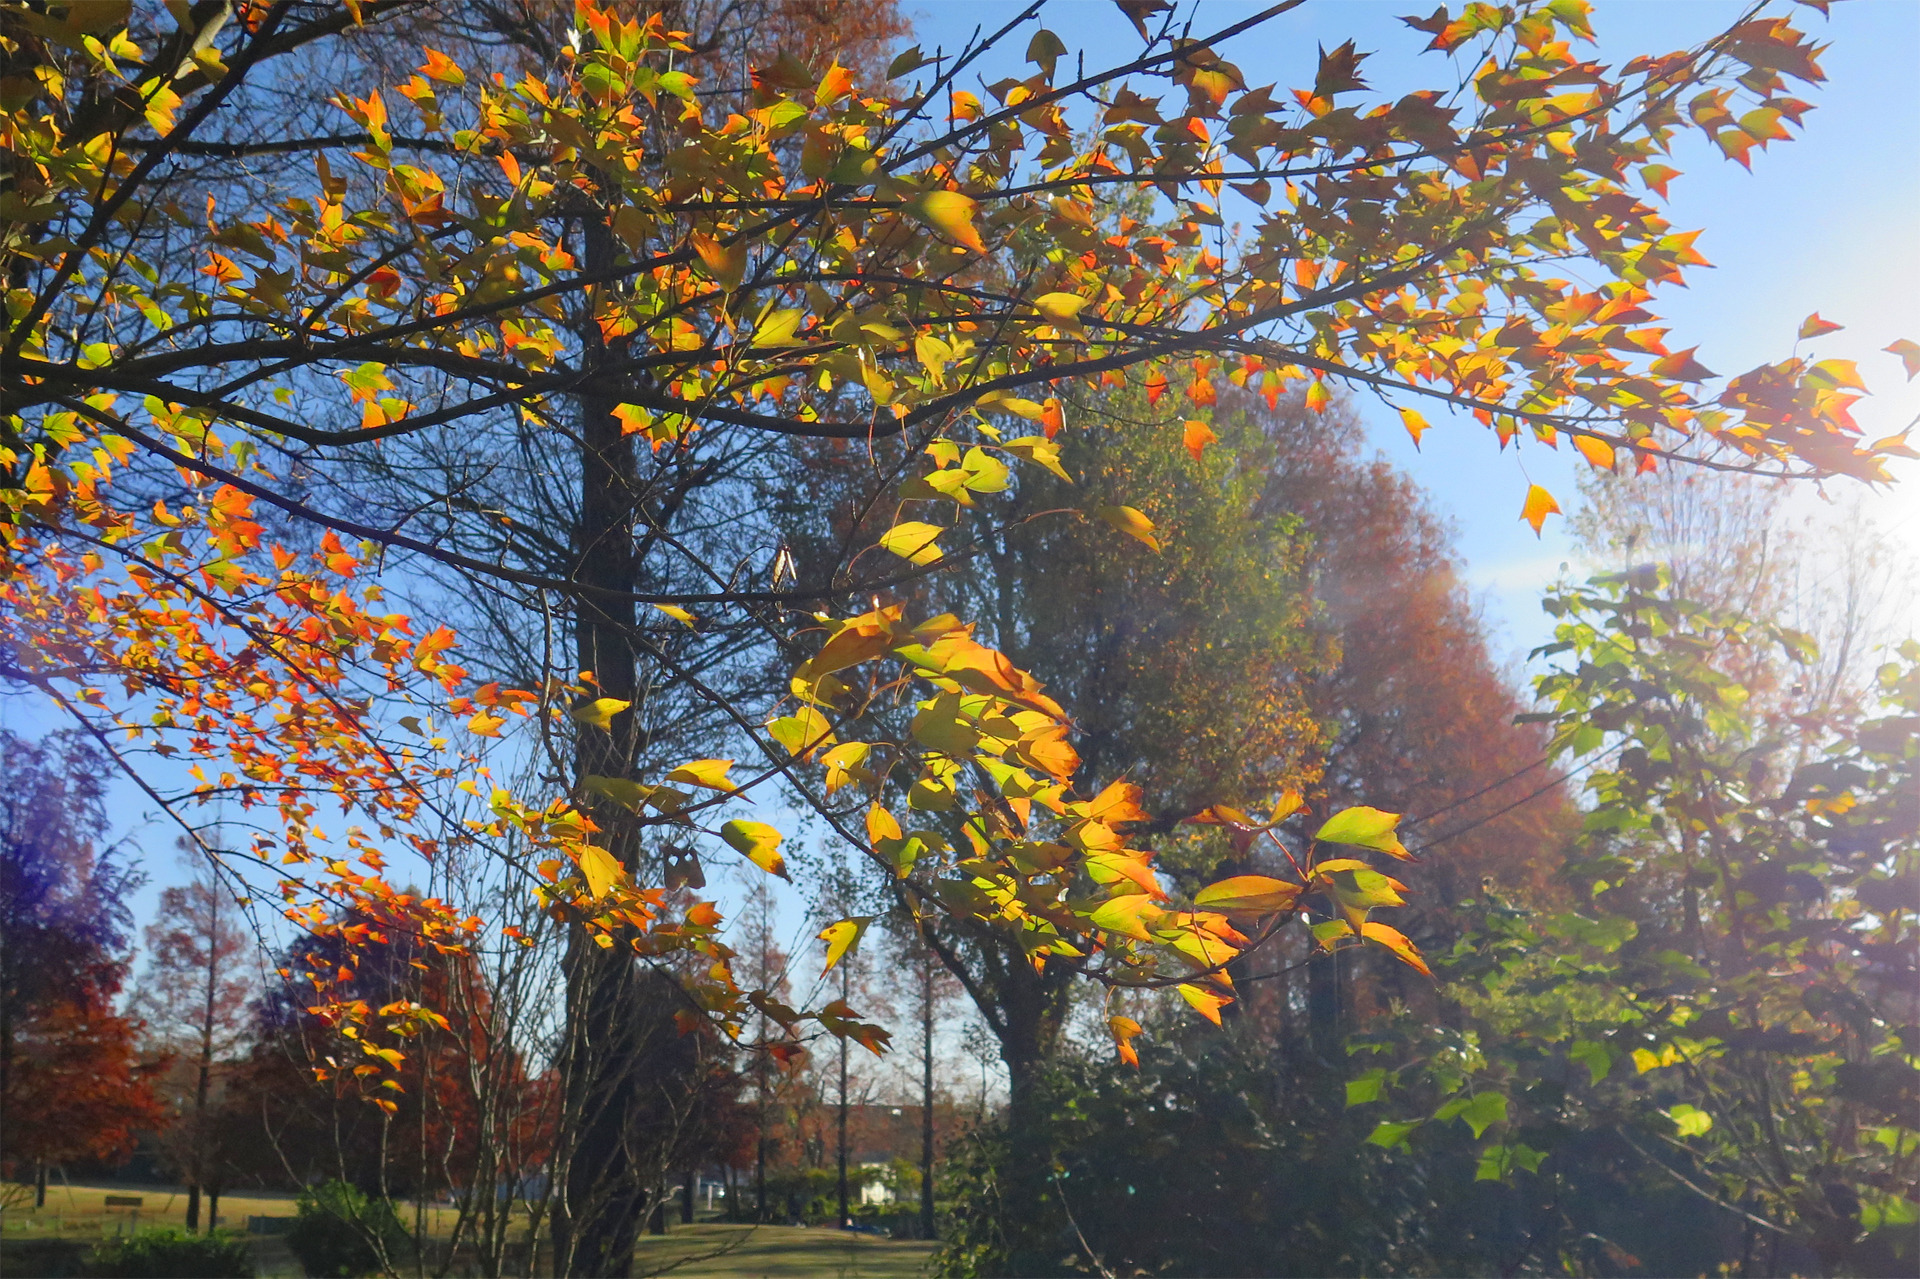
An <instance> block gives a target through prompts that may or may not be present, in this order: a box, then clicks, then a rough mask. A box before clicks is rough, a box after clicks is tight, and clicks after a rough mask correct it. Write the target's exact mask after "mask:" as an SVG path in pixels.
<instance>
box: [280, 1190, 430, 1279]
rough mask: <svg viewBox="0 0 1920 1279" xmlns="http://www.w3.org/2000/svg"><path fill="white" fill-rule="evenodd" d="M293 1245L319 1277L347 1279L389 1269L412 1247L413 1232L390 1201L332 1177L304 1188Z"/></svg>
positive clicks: (289, 1242) (290, 1244) (309, 1270)
mask: <svg viewBox="0 0 1920 1279" xmlns="http://www.w3.org/2000/svg"><path fill="white" fill-rule="evenodd" d="M287 1247H288V1248H290V1249H292V1251H293V1255H294V1256H296V1257H298V1258H299V1259H300V1265H301V1266H302V1267H303V1268H304V1269H305V1270H306V1272H307V1273H308V1274H309V1275H312V1276H315V1279H319V1276H323V1275H324V1276H327V1277H328V1279H344V1277H347V1276H353V1275H367V1274H383V1273H385V1272H386V1271H387V1270H389V1269H391V1268H392V1266H391V1263H393V1262H395V1261H397V1260H399V1259H400V1258H402V1257H404V1256H406V1255H407V1254H408V1253H409V1252H410V1251H411V1248H412V1236H411V1235H409V1234H408V1233H407V1228H406V1227H405V1226H403V1225H401V1224H400V1218H399V1216H398V1215H397V1214H396V1213H395V1212H394V1211H393V1205H392V1204H391V1203H389V1202H388V1201H386V1200H385V1199H374V1198H371V1197H370V1196H368V1195H365V1194H363V1193H361V1192H360V1190H359V1189H358V1188H356V1187H354V1186H351V1185H349V1184H348V1183H346V1182H344V1181H329V1182H327V1183H326V1184H325V1185H323V1186H313V1187H309V1188H308V1189H306V1190H303V1191H301V1192H300V1200H299V1212H298V1214H297V1215H296V1216H295V1218H294V1222H293V1226H292V1227H291V1228H290V1229H289V1230H288V1231H287Z"/></svg>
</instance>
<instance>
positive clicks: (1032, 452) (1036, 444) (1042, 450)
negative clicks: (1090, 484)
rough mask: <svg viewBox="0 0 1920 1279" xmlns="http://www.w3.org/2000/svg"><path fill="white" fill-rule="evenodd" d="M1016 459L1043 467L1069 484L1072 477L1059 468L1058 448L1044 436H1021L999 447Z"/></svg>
mask: <svg viewBox="0 0 1920 1279" xmlns="http://www.w3.org/2000/svg"><path fill="white" fill-rule="evenodd" d="M1000 447H1001V448H1004V449H1005V450H1006V451H1007V452H1009V453H1011V454H1013V455H1014V456H1015V457H1017V458H1021V459H1023V460H1025V461H1028V462H1032V463H1033V464H1034V465H1036V466H1044V467H1046V468H1047V469H1048V470H1049V471H1052V472H1053V473H1054V474H1055V475H1057V476H1059V477H1060V478H1061V479H1063V480H1065V481H1067V482H1068V483H1069V484H1071V483H1072V482H1073V477H1072V476H1070V475H1068V474H1067V473H1066V471H1065V470H1063V469H1061V466H1060V446H1059V445H1058V444H1055V443H1054V442H1053V441H1052V440H1050V439H1047V438H1046V437H1045V436H1044V435H1023V436H1021V437H1020V438H1019V439H1017V440H1008V441H1007V442H1006V443H1005V444H1003V445H1001V446H1000Z"/></svg>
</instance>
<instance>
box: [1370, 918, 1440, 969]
mask: <svg viewBox="0 0 1920 1279" xmlns="http://www.w3.org/2000/svg"><path fill="white" fill-rule="evenodd" d="M1360 936H1361V937H1362V938H1364V939H1366V940H1367V941H1374V942H1379V943H1380V944H1381V945H1382V946H1385V947H1386V948H1387V949H1388V950H1390V951H1392V952H1393V954H1394V958H1396V959H1398V960H1399V961H1400V962H1401V963H1403V964H1405V965H1406V966H1407V967H1409V968H1412V969H1414V970H1415V971H1416V972H1418V973H1420V974H1421V975H1422V976H1425V977H1431V976H1433V970H1432V969H1431V968H1428V967H1427V961H1426V960H1424V959H1422V958H1421V957H1420V951H1419V950H1418V948H1416V947H1415V946H1414V944H1413V943H1412V942H1410V941H1408V940H1407V937H1406V934H1405V933H1402V932H1401V931H1400V930H1399V929H1397V928H1389V927H1388V926H1387V925H1385V924H1377V923H1375V922H1374V921H1373V920H1371V919H1369V920H1367V921H1366V922H1364V923H1362V924H1361V925H1360Z"/></svg>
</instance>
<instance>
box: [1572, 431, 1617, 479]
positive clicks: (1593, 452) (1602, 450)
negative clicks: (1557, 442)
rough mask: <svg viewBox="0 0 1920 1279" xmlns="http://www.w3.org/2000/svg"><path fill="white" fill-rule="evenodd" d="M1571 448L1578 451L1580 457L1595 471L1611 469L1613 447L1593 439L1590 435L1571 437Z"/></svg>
mask: <svg viewBox="0 0 1920 1279" xmlns="http://www.w3.org/2000/svg"><path fill="white" fill-rule="evenodd" d="M1573 447H1574V448H1576V449H1579V450H1580V456H1581V457H1584V458H1586V459H1587V461H1588V462H1589V463H1590V464H1591V465H1592V466H1593V468H1594V469H1595V470H1596V471H1611V470H1612V469H1613V445H1611V444H1609V443H1607V442H1606V441H1605V440H1599V439H1595V438H1594V437H1593V436H1591V435H1576V436H1574V437H1573Z"/></svg>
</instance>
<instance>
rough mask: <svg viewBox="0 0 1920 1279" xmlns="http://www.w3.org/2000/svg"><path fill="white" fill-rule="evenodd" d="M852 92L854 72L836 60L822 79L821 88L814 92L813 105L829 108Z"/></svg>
mask: <svg viewBox="0 0 1920 1279" xmlns="http://www.w3.org/2000/svg"><path fill="white" fill-rule="evenodd" d="M852 92H853V72H851V71H849V70H847V69H846V68H845V67H843V66H841V65H840V63H839V61H838V60H837V59H836V60H835V61H834V64H833V65H832V66H830V67H828V68H827V73H826V74H825V75H823V76H821V77H820V87H819V88H817V89H815V90H814V91H813V105H815V106H816V107H824V106H828V105H830V104H832V103H835V102H838V101H839V100H840V99H842V98H844V97H846V96H847V95H848V94H849V93H852Z"/></svg>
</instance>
